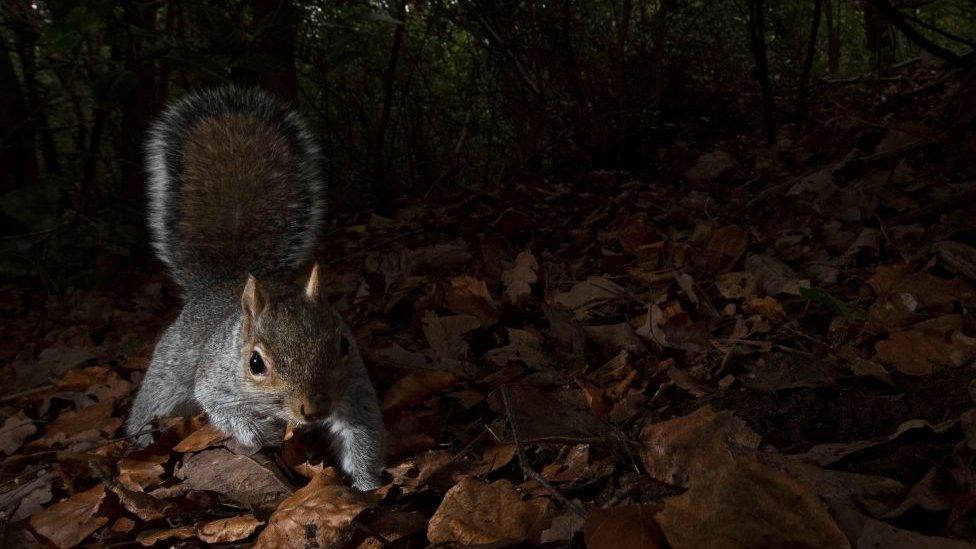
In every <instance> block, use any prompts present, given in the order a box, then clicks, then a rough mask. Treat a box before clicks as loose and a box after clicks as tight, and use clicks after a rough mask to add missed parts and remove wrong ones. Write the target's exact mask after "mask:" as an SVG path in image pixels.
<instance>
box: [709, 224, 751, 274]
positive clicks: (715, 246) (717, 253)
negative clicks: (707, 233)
mask: <svg viewBox="0 0 976 549" xmlns="http://www.w3.org/2000/svg"><path fill="white" fill-rule="evenodd" d="M748 245H749V233H747V232H746V230H745V229H743V228H742V227H739V226H736V225H727V226H725V227H719V228H718V229H715V232H713V233H712V238H711V239H709V241H708V244H707V245H706V246H705V251H704V252H703V255H704V257H705V264H706V265H707V266H708V268H709V269H711V270H712V271H713V272H714V271H721V270H724V269H727V268H729V267H731V266H732V265H734V264H735V262H736V261H738V260H739V258H740V257H742V254H743V253H745V251H746V246H748Z"/></svg>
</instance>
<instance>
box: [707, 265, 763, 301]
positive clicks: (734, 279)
mask: <svg viewBox="0 0 976 549" xmlns="http://www.w3.org/2000/svg"><path fill="white" fill-rule="evenodd" d="M758 287H759V281H758V280H756V277H755V275H753V274H752V273H748V272H746V271H735V272H731V273H722V274H720V275H716V276H715V288H716V289H717V290H718V293H719V294H720V295H721V296H722V297H724V298H725V299H742V298H744V297H752V296H754V295H756V289H757V288H758Z"/></svg>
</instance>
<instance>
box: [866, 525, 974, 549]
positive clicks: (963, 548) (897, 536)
mask: <svg viewBox="0 0 976 549" xmlns="http://www.w3.org/2000/svg"><path fill="white" fill-rule="evenodd" d="M856 546H857V547H859V548H864V549H882V548H884V549H972V547H973V546H972V544H971V543H967V542H965V541H962V540H958V539H949V538H940V537H935V536H926V535H924V534H920V533H918V532H911V531H909V530H902V529H901V528H895V527H894V526H892V525H890V524H887V523H885V522H881V521H880V520H874V519H871V518H869V519H867V522H865V524H864V530H862V531H861V536H860V537H859V538H857V543H856Z"/></svg>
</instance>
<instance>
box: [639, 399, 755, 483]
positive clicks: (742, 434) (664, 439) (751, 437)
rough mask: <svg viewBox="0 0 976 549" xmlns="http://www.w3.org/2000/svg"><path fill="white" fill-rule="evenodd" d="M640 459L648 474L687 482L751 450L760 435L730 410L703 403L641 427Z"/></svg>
mask: <svg viewBox="0 0 976 549" xmlns="http://www.w3.org/2000/svg"><path fill="white" fill-rule="evenodd" d="M640 439H641V444H642V449H641V460H642V461H643V463H644V468H645V469H646V470H647V472H648V474H650V475H651V477H653V478H656V479H658V480H660V481H663V482H667V483H669V484H676V485H678V486H687V485H688V483H689V482H691V481H692V480H694V479H695V478H697V477H699V476H701V475H702V474H704V473H706V472H708V471H711V470H713V469H716V468H718V467H720V466H722V465H725V464H727V463H731V462H732V461H733V460H734V458H735V455H736V454H737V453H742V451H743V450H744V449H745V450H754V449H756V448H757V447H758V446H759V441H760V439H761V437H760V436H759V435H758V434H756V433H755V432H754V431H753V430H752V429H750V428H749V427H747V426H746V423H745V422H744V421H742V420H741V419H739V418H737V417H735V416H734V415H732V414H731V413H730V412H725V411H721V412H716V411H715V410H714V409H712V407H711V406H703V407H701V408H699V409H698V410H696V411H694V412H692V413H691V414H689V415H687V416H683V417H679V418H675V419H670V420H667V421H662V422H660V423H653V424H650V425H645V426H644V428H643V429H641V435H640Z"/></svg>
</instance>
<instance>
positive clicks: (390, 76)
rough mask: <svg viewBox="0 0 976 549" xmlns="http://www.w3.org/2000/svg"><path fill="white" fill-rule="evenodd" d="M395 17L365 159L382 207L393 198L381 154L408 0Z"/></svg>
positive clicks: (401, 4)
mask: <svg viewBox="0 0 976 549" xmlns="http://www.w3.org/2000/svg"><path fill="white" fill-rule="evenodd" d="M396 18H397V20H398V21H400V22H399V23H398V24H397V26H396V30H394V31H393V44H392V45H391V46H390V57H389V60H388V61H387V63H386V73H385V74H384V76H383V106H382V108H381V110H380V121H379V126H378V129H377V131H376V139H375V140H374V143H373V146H372V149H373V150H372V152H371V153H370V154H368V155H367V156H368V158H369V159H370V161H371V162H373V168H374V171H373V177H372V179H373V180H372V185H371V187H372V189H371V190H372V192H373V196H372V199H373V200H374V201H376V202H377V203H379V204H380V206H381V207H383V206H385V204H386V203H387V202H388V201H389V200H390V199H392V198H393V196H392V195H393V193H394V189H393V186H392V185H391V184H390V182H389V180H388V177H387V175H388V174H387V161H386V157H385V155H384V149H385V146H384V144H385V142H386V132H387V128H388V127H389V125H390V115H391V114H392V110H393V90H394V86H395V83H396V68H397V62H398V61H399V58H400V50H401V49H403V36H404V33H406V26H407V0H399V1H398V2H397V11H396Z"/></svg>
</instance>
